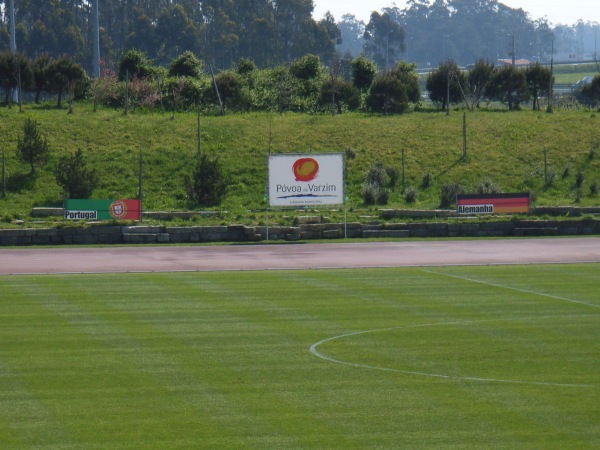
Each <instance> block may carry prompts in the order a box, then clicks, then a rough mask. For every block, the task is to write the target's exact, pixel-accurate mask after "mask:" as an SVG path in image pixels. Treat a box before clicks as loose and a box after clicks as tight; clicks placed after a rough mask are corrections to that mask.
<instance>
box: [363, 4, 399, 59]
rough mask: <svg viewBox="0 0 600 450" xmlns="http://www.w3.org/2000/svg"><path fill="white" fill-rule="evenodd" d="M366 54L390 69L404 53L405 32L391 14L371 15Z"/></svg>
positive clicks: (366, 34) (367, 31) (374, 13)
mask: <svg viewBox="0 0 600 450" xmlns="http://www.w3.org/2000/svg"><path fill="white" fill-rule="evenodd" d="M364 39H365V46H364V50H365V54H366V55H367V56H368V57H370V58H371V59H372V60H373V61H375V63H377V64H378V65H379V66H380V67H384V68H386V69H389V68H391V67H393V66H394V65H395V64H396V62H397V61H398V60H399V59H400V54H401V53H402V52H403V51H404V48H405V47H404V30H403V29H402V27H401V26H400V25H399V24H398V23H397V22H396V21H395V20H394V19H393V17H392V16H391V15H390V14H389V13H387V12H386V13H383V14H379V13H378V12H376V11H374V12H373V13H371V20H370V21H369V23H368V24H367V26H366V28H365V34H364Z"/></svg>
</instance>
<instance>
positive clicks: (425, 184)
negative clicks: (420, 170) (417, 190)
mask: <svg viewBox="0 0 600 450" xmlns="http://www.w3.org/2000/svg"><path fill="white" fill-rule="evenodd" d="M433 181H434V178H433V174H432V173H431V172H427V173H426V174H425V175H423V178H421V187H422V188H423V189H428V188H430V187H431V186H433Z"/></svg>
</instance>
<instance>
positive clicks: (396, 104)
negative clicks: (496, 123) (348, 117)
mask: <svg viewBox="0 0 600 450" xmlns="http://www.w3.org/2000/svg"><path fill="white" fill-rule="evenodd" d="M367 107H368V108H369V109H370V110H371V111H373V112H383V113H384V114H385V115H387V114H388V113H399V114H402V113H404V112H405V111H406V110H407V109H408V95H407V93H406V87H405V86H404V85H403V84H402V83H401V82H400V80H399V79H398V78H396V77H395V76H394V75H393V74H392V73H391V71H388V72H385V73H383V74H381V75H378V76H377V77H375V80H373V84H372V85H371V89H369V94H368V96H367Z"/></svg>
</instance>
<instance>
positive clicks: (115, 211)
mask: <svg viewBox="0 0 600 450" xmlns="http://www.w3.org/2000/svg"><path fill="white" fill-rule="evenodd" d="M108 212H109V214H110V216H111V217H112V218H114V219H122V218H123V217H125V216H126V215H127V205H126V204H125V202H124V201H123V200H117V201H115V202H112V203H111V204H110V206H109V207H108Z"/></svg>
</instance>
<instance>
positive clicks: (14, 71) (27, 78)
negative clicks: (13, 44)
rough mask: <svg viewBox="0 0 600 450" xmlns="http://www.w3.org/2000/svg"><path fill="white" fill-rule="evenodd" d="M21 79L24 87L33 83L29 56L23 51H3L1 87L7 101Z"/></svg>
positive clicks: (0, 63)
mask: <svg viewBox="0 0 600 450" xmlns="http://www.w3.org/2000/svg"><path fill="white" fill-rule="evenodd" d="M19 80H20V82H21V87H22V88H23V89H25V88H27V87H28V86H30V85H31V83H32V80H33V71H32V70H31V62H30V61H29V58H28V57H27V55H25V54H23V53H12V52H8V51H7V52H1V53H0V87H2V89H3V90H4V95H5V102H6V103H8V102H9V100H10V95H9V94H10V93H11V92H12V91H13V90H14V89H17V87H18V85H19Z"/></svg>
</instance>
